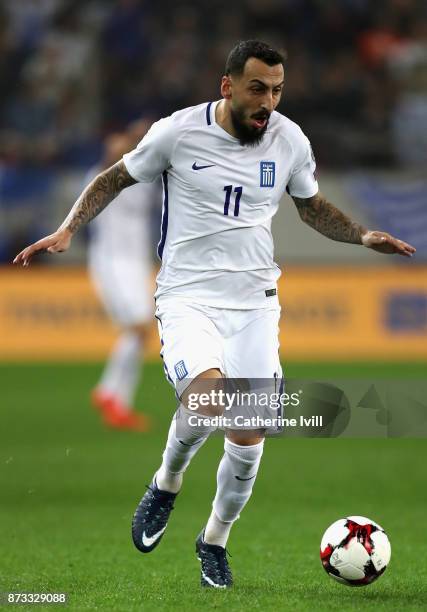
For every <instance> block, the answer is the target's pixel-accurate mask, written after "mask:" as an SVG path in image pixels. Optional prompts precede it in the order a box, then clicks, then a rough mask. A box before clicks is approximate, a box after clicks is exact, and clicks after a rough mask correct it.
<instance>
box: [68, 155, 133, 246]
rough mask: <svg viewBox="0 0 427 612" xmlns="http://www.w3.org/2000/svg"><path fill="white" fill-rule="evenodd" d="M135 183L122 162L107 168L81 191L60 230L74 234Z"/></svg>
mask: <svg viewBox="0 0 427 612" xmlns="http://www.w3.org/2000/svg"><path fill="white" fill-rule="evenodd" d="M136 182H137V181H135V179H134V178H132V177H131V175H130V174H129V172H128V171H127V169H126V166H125V165H124V163H123V161H119V162H117V163H116V164H114V166H111V168H107V170H104V171H103V172H101V173H100V174H98V176H97V177H95V178H94V180H93V181H92V182H91V183H89V185H88V186H87V187H86V189H85V190H84V191H83V193H82V194H81V196H80V197H79V199H78V200H77V202H76V203H75V204H74V206H73V208H72V209H71V210H70V212H69V214H68V216H67V218H66V219H65V221H64V222H63V224H62V225H61V227H60V229H64V228H65V229H67V230H68V231H70V232H71V233H72V234H74V233H75V232H76V231H77V230H78V229H79V227H80V226H81V225H84V224H85V223H88V222H89V221H91V220H92V219H93V218H94V217H96V215H98V214H99V213H100V212H101V211H102V210H104V208H105V207H106V206H107V205H108V204H109V203H110V202H111V201H112V200H114V198H115V197H116V196H117V195H118V194H119V193H120V192H121V191H122V190H123V189H125V188H126V187H130V186H131V185H134V184H135V183H136Z"/></svg>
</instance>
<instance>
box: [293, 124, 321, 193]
mask: <svg viewBox="0 0 427 612" xmlns="http://www.w3.org/2000/svg"><path fill="white" fill-rule="evenodd" d="M315 172H316V160H315V159H314V154H313V149H312V148H311V144H310V141H309V140H308V138H307V136H305V135H304V134H303V133H302V132H301V138H300V139H298V151H297V155H296V167H295V169H294V171H293V172H292V174H291V178H290V180H289V182H288V186H287V191H288V193H289V194H290V195H291V196H295V197H296V198H311V197H313V196H314V195H316V193H317V192H318V191H319V186H318V184H317V180H316V174H315Z"/></svg>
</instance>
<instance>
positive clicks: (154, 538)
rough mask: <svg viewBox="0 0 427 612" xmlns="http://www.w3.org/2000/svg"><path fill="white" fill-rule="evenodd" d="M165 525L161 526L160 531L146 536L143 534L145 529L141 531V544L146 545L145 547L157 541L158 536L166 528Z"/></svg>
mask: <svg viewBox="0 0 427 612" xmlns="http://www.w3.org/2000/svg"><path fill="white" fill-rule="evenodd" d="M166 527H167V525H166V526H165V527H163V529H160V531H158V532H157V533H155V534H154V535H152V536H150V537H148V536H146V535H145V531H143V532H142V544H143V545H144V546H146V547H147V548H148V547H149V546H152V545H153V544H154V542H157V540H158V539H159V538H160V536H161V535H162V533H163V532H164V530H165V529H166Z"/></svg>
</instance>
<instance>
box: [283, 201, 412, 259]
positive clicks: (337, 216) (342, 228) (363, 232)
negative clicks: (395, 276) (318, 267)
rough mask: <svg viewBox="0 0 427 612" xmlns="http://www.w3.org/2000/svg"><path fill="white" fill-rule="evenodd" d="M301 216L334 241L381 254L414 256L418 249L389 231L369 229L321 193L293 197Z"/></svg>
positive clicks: (305, 221)
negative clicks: (306, 196)
mask: <svg viewBox="0 0 427 612" xmlns="http://www.w3.org/2000/svg"><path fill="white" fill-rule="evenodd" d="M292 199H293V201H294V202H295V205H296V207H297V209H298V213H299V216H300V217H301V219H302V220H303V221H304V223H307V225H309V226H310V227H312V228H313V229H315V230H316V231H318V232H320V233H321V234H323V235H324V236H327V237H328V238H330V239H331V240H337V241H339V242H348V243H350V244H361V245H363V246H365V247H368V248H369V249H373V250H374V251H378V252H379V253H386V254H392V253H398V254H399V255H403V256H405V257H412V255H413V254H414V253H415V251H416V249H415V248H414V247H413V246H411V245H410V244H407V243H406V242H403V240H399V239H398V238H395V237H394V236H391V235H390V234H388V233H387V232H380V231H372V230H368V229H367V228H366V227H363V225H360V224H359V223H355V222H354V221H352V220H351V219H350V218H349V217H347V215H345V214H344V213H343V212H341V211H340V210H339V209H338V208H336V207H335V206H334V205H333V204H331V203H330V202H328V201H327V199H326V198H325V197H324V196H323V195H322V194H321V193H320V192H318V193H317V194H316V195H314V196H312V197H311V198H297V197H295V196H292Z"/></svg>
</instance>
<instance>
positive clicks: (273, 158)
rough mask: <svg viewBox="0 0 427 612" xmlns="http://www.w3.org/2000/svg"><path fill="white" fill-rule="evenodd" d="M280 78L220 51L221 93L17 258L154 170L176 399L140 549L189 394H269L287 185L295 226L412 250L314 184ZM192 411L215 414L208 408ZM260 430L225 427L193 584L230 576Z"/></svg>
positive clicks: (251, 58) (174, 483)
mask: <svg viewBox="0 0 427 612" xmlns="http://www.w3.org/2000/svg"><path fill="white" fill-rule="evenodd" d="M283 86H284V58H283V56H282V55H281V54H280V53H278V52H277V51H275V50H274V49H272V48H271V47H270V46H269V45H267V44H265V43H262V42H260V41H253V40H250V41H243V42H240V43H239V44H237V45H236V47H235V48H234V49H233V50H232V51H231V53H230V55H229V57H228V60H227V63H226V67H225V74H224V76H223V77H222V81H221V95H222V98H221V99H219V100H216V101H214V102H209V103H204V104H199V105H198V106H193V107H190V108H186V109H183V110H180V111H178V112H176V113H174V114H173V115H171V116H170V117H166V118H164V119H161V120H160V121H158V122H157V123H155V124H154V125H153V126H152V128H151V129H150V131H149V132H148V134H147V135H146V136H145V138H143V140H142V141H141V142H140V143H139V145H138V147H137V148H136V149H134V150H133V151H132V152H131V153H128V154H126V155H124V157H123V160H122V161H120V162H118V163H116V164H115V165H114V166H112V167H111V168H109V169H108V170H106V171H104V172H103V173H101V174H99V175H98V176H97V177H96V178H95V179H94V181H92V183H91V184H90V185H88V187H87V188H86V189H85V191H84V192H83V193H82V195H81V196H80V198H79V199H78V200H77V202H76V204H75V205H74V207H73V208H72V210H71V211H70V213H69V215H68V217H67V218H66V219H65V221H64V222H63V224H62V225H61V227H60V228H59V229H58V230H57V231H56V232H54V233H53V234H51V235H50V236H47V237H45V238H43V239H41V240H39V241H38V242H36V243H35V244H33V245H30V246H29V247H27V248H26V249H24V250H23V251H22V252H21V253H19V254H18V255H17V257H16V258H15V263H20V264H23V265H24V266H27V265H28V264H29V262H30V260H31V258H32V256H33V255H34V254H35V253H37V252H40V251H44V250H47V251H48V252H50V253H57V252H60V251H64V250H67V249H68V248H69V246H70V243H71V240H72V237H73V235H74V233H75V232H76V231H77V230H78V229H79V227H81V225H82V224H83V223H86V222H88V221H90V220H91V219H92V218H93V217H95V216H96V215H97V214H98V213H99V212H100V211H101V210H102V209H103V208H105V206H107V205H108V204H109V202H111V200H112V199H113V198H115V197H116V196H117V194H118V193H120V192H121V191H122V189H125V188H126V187H129V186H131V185H134V184H135V183H136V182H137V181H142V182H150V181H153V180H154V179H155V178H156V177H158V176H159V175H162V176H163V186H164V207H163V220H162V235H161V240H160V243H159V248H158V253H159V256H160V257H161V258H162V268H161V271H160V273H159V275H158V277H157V291H156V305H157V308H156V317H157V319H158V320H159V331H160V332H161V338H162V355H163V359H164V363H165V366H166V372H167V375H168V379H169V380H170V381H171V382H172V383H173V384H174V386H175V389H176V393H177V395H178V397H179V398H180V400H181V405H180V406H179V409H178V412H177V414H176V416H175V417H174V418H173V419H172V422H171V425H170V429H169V435H168V439H167V442H166V446H165V450H164V453H163V460H162V463H161V465H160V466H159V469H158V470H157V472H156V473H155V474H154V476H153V479H152V482H151V484H150V486H149V487H148V490H147V491H146V492H145V494H144V496H143V498H142V499H141V501H140V503H139V504H138V507H137V509H136V511H135V514H134V518H133V523H132V536H133V541H134V544H135V546H136V547H137V548H138V549H139V550H140V551H141V552H144V553H149V552H151V551H152V550H154V548H155V547H156V546H157V545H158V544H159V542H160V541H161V539H162V537H163V534H164V532H165V530H166V527H167V524H168V520H169V516H170V513H171V511H172V509H173V508H174V504H175V501H176V498H177V495H178V494H179V491H180V489H181V486H182V482H183V475H184V472H185V470H186V469H187V467H188V465H189V464H190V462H191V460H192V459H193V457H194V456H195V454H196V453H197V451H198V450H199V449H200V448H201V447H202V446H203V444H204V443H205V442H206V440H207V439H208V437H209V435H210V433H211V432H212V429H213V428H214V425H212V426H211V425H210V423H211V421H210V420H209V419H203V418H202V419H200V420H199V419H196V421H194V419H193V418H192V417H194V411H192V410H190V409H189V408H192V407H191V406H190V404H189V400H190V396H191V395H192V394H193V390H194V389H196V391H197V390H198V389H200V387H199V386H197V385H199V384H200V383H201V382H208V383H209V384H212V390H213V392H214V393H215V390H218V389H221V385H222V384H223V383H222V381H223V379H224V378H226V377H227V378H231V379H233V378H234V379H236V378H237V379H242V378H243V379H248V378H264V379H268V380H270V381H271V384H272V386H273V385H274V389H275V385H276V384H277V383H278V379H281V378H282V371H281V365H280V361H279V355H278V323H279V316H280V306H279V302H278V296H277V286H276V281H277V279H278V277H279V275H280V270H279V268H278V267H277V266H276V265H275V263H274V259H273V240H272V235H271V222H272V218H273V216H274V215H275V213H276V212H277V209H278V206H279V202H280V200H281V198H282V196H283V195H284V192H285V189H286V190H287V191H288V193H289V194H290V195H291V197H292V198H293V200H294V203H295V205H296V207H297V209H298V212H299V215H300V217H301V219H302V221H303V222H305V223H306V224H307V225H309V226H310V227H311V228H313V229H315V230H316V231H318V232H320V233H321V234H323V235H324V236H326V237H328V238H330V239H331V240H336V241H340V242H345V243H349V244H358V245H363V246H365V247H367V248H370V249H374V250H376V251H379V252H381V253H386V254H387V253H388V254H392V253H398V254H400V255H403V256H406V257H410V256H411V255H413V253H414V252H415V249H414V248H413V247H412V246H411V245H409V244H407V243H405V242H403V241H401V240H398V239H397V238H394V237H393V236H391V235H390V234H387V233H386V232H381V231H371V230H368V229H367V228H365V227H363V226H361V225H359V224H358V223H356V222H354V221H352V220H351V219H350V218H349V217H347V216H346V215H345V214H343V213H342V212H341V211H340V210H338V209H337V208H336V207H335V206H334V205H333V204H331V203H330V202H328V200H327V199H326V198H325V197H324V196H323V195H322V194H321V193H320V192H319V189H318V184H317V180H316V177H315V161H314V156H313V153H312V150H311V147H310V142H309V140H308V138H307V137H306V136H305V135H304V133H303V132H302V130H301V128H300V127H299V126H298V125H297V124H295V123H294V122H293V121H291V120H290V119H288V118H287V117H285V116H284V115H282V114H281V113H278V112H276V107H277V105H278V104H279V102H280V98H281V95H282V90H283ZM209 381H210V382H209ZM275 390H276V389H275ZM196 395H198V393H196ZM216 405H217V406H218V404H216ZM199 414H201V415H202V416H203V415H205V414H207V415H209V416H210V415H212V414H215V404H214V403H213V402H212V405H209V406H207V407H206V410H205V411H203V410H199ZM179 415H184V423H181V428H180V430H178V426H177V421H178V416H179ZM186 417H187V419H186ZM190 419H191V420H190ZM206 420H207V423H206ZM186 421H187V422H186ZM264 436H265V431H264V429H263V428H261V429H249V430H248V431H242V430H237V429H235V428H233V427H230V428H227V430H226V437H225V441H224V455H223V457H222V459H221V462H220V464H219V467H218V471H217V490H216V496H215V499H214V501H213V507H212V512H211V515H210V517H209V519H208V521H207V523H206V525H205V526H204V527H203V529H202V531H201V532H200V534H199V536H198V538H197V540H196V552H197V556H198V559H199V560H200V562H201V584H202V586H204V587H213V588H227V587H229V586H231V585H232V582H233V580H232V575H231V570H230V567H229V564H228V559H227V554H226V543H227V540H228V537H229V534H230V530H231V528H232V526H233V524H234V522H235V521H236V520H237V519H238V518H239V516H240V513H241V512H242V510H243V508H244V507H245V505H246V503H247V502H248V500H249V498H250V497H251V494H252V489H253V486H254V483H255V481H256V477H257V473H258V468H259V466H260V463H261V457H262V453H263V447H264ZM276 485H279V483H276ZM260 529H262V526H260ZM172 554H173V551H172ZM260 554H261V555H262V551H261V553H260Z"/></svg>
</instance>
